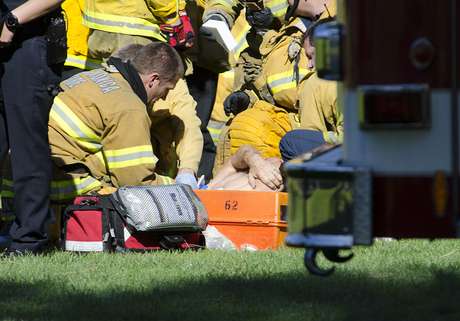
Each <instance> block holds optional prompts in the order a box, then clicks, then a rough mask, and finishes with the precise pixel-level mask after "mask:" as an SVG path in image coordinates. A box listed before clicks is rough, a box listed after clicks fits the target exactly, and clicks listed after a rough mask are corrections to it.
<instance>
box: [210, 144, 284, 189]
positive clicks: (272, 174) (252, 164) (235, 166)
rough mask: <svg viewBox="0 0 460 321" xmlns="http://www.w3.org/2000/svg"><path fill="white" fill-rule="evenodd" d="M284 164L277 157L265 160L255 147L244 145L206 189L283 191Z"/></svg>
mask: <svg viewBox="0 0 460 321" xmlns="http://www.w3.org/2000/svg"><path fill="white" fill-rule="evenodd" d="M282 163H283V161H282V160H281V159H279V158H277V157H272V158H266V159H265V158H263V157H262V156H261V155H260V153H259V152H258V151H257V150H256V149H255V148H254V147H252V146H250V145H244V146H241V147H240V148H239V149H238V150H237V152H236V153H235V154H234V155H233V156H232V157H230V158H229V159H228V161H227V162H226V163H225V164H224V165H223V166H222V167H221V168H220V170H219V171H218V172H217V175H216V176H215V177H214V179H212V180H211V182H210V183H209V184H208V185H207V186H205V187H204V188H207V189H224V190H248V191H254V190H255V191H281V190H283V188H284V185H283V177H282V176H281V171H280V168H281V164H282ZM201 188H203V187H201Z"/></svg>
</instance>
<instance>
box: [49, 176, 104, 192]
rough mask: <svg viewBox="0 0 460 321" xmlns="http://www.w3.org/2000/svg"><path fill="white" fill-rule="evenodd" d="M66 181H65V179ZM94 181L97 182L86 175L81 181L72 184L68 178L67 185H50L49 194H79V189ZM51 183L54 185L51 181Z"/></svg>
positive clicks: (83, 188) (81, 189)
mask: <svg viewBox="0 0 460 321" xmlns="http://www.w3.org/2000/svg"><path fill="white" fill-rule="evenodd" d="M66 182H67V181H66ZM94 182H98V180H97V179H95V178H93V177H91V176H88V177H85V178H82V179H81V182H80V183H79V184H76V185H75V184H74V183H73V181H71V180H69V181H68V183H69V185H67V186H52V187H51V194H53V195H63V194H64V195H67V194H73V193H75V194H79V191H83V190H85V189H86V188H87V187H88V186H90V185H91V184H94ZM51 185H54V184H53V183H51Z"/></svg>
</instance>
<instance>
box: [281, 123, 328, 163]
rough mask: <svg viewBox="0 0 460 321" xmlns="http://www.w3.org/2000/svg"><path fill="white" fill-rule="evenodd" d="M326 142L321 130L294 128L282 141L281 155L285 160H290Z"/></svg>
mask: <svg viewBox="0 0 460 321" xmlns="http://www.w3.org/2000/svg"><path fill="white" fill-rule="evenodd" d="M325 143H326V142H325V141H324V138H323V133H321V132H320V131H316V130H307V129H296V130H292V131H290V132H288V133H286V135H284V136H283V138H282V139H281V141H280V152H281V157H282V159H283V161H288V160H291V159H293V158H295V157H297V156H299V155H301V154H303V153H306V152H308V151H310V150H312V149H314V148H316V147H318V146H321V145H323V144H325Z"/></svg>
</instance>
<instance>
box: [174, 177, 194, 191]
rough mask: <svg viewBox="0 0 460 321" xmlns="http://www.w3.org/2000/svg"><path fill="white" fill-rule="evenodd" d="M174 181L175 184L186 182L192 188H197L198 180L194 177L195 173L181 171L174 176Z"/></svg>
mask: <svg viewBox="0 0 460 321" xmlns="http://www.w3.org/2000/svg"><path fill="white" fill-rule="evenodd" d="M176 183H177V184H187V185H189V186H190V187H191V188H192V189H197V188H198V182H197V180H196V178H195V175H193V174H190V173H181V174H178V175H177V176H176Z"/></svg>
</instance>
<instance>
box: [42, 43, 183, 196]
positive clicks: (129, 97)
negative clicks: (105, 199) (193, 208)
mask: <svg viewBox="0 0 460 321" xmlns="http://www.w3.org/2000/svg"><path fill="white" fill-rule="evenodd" d="M108 64H109V66H108V68H106V69H95V70H92V71H88V72H83V73H80V74H77V75H75V76H73V77H71V78H69V79H67V80H66V81H64V82H62V83H61V87H62V89H63V92H61V93H60V94H59V95H58V96H57V97H56V98H55V100H54V104H53V106H52V108H51V113H50V121H49V140H50V146H51V157H52V159H53V162H54V165H55V166H56V168H57V170H58V171H59V172H60V176H61V178H62V176H64V177H65V179H60V180H55V181H54V183H53V185H52V198H54V199H58V200H62V199H68V198H72V197H73V196H75V195H81V194H87V193H89V192H93V191H99V190H101V189H102V188H103V187H106V186H109V187H115V188H117V187H120V186H124V185H149V184H165V183H169V182H172V180H171V179H169V178H165V177H162V176H160V175H158V174H156V173H155V166H156V163H157V158H156V157H155V155H154V153H153V148H152V142H151V138H150V128H151V120H150V117H149V114H148V105H149V104H150V103H152V102H154V101H156V100H158V99H160V98H162V99H164V98H165V97H166V95H167V94H168V91H169V90H171V89H173V88H174V87H175V85H176V83H177V81H178V79H180V78H181V77H182V76H183V64H182V61H181V59H180V57H179V55H178V54H177V52H176V51H175V50H174V49H172V48H171V47H170V46H169V45H167V44H164V43H151V44H149V45H147V46H144V47H142V48H141V49H140V50H139V51H138V54H137V55H136V57H135V58H134V59H133V60H132V62H131V63H130V62H128V63H125V62H123V61H121V59H119V58H111V59H109V60H108ZM133 126H135V127H133ZM133 129H135V130H133Z"/></svg>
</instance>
